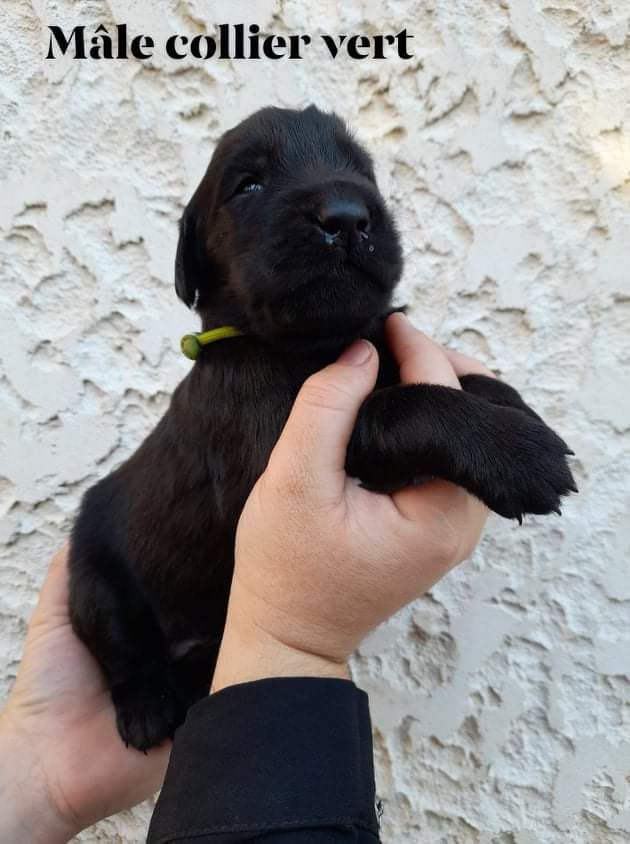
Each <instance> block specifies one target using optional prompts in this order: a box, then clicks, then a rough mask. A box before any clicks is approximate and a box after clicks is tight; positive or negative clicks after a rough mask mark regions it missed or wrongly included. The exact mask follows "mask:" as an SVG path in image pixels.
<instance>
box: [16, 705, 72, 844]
mask: <svg viewBox="0 0 630 844" xmlns="http://www.w3.org/2000/svg"><path fill="white" fill-rule="evenodd" d="M72 835H73V832H72V830H70V829H69V828H68V826H67V824H65V823H64V822H63V821H62V819H61V818H60V816H59V814H58V812H57V811H56V809H55V807H54V805H53V801H52V800H51V797H50V784H49V783H48V782H47V781H46V776H45V774H44V772H43V771H42V770H41V767H40V765H39V763H38V761H37V760H36V759H34V758H33V756H32V754H31V753H30V752H29V742H28V738H27V737H26V736H23V735H22V734H21V732H20V729H19V727H18V726H17V725H16V724H15V722H14V721H13V720H11V718H10V717H9V715H8V714H7V713H6V712H4V713H2V714H0V841H6V842H11V844H66V842H67V841H69V840H70V838H71V837H72Z"/></svg>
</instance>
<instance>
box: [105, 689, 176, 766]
mask: <svg viewBox="0 0 630 844" xmlns="http://www.w3.org/2000/svg"><path fill="white" fill-rule="evenodd" d="M111 693H112V701H113V703H114V708H115V710H116V725H117V727H118V732H119V733H120V737H121V738H122V740H123V741H124V742H125V744H126V745H127V746H131V747H135V748H136V749H137V750H141V751H142V752H143V753H146V752H147V750H149V749H150V748H151V747H156V746H157V745H159V744H162V742H163V741H165V739H167V738H172V737H173V735H174V734H175V730H176V728H177V727H178V726H179V724H180V723H181V722H182V720H183V718H182V715H181V708H180V707H179V706H178V704H177V700H176V696H175V693H174V691H173V689H172V688H171V687H170V686H169V685H168V683H166V682H161V681H159V680H157V681H156V680H149V679H147V678H142V677H140V678H138V679H137V680H131V681H129V682H127V683H123V684H120V685H117V686H115V687H114V688H112V692H111Z"/></svg>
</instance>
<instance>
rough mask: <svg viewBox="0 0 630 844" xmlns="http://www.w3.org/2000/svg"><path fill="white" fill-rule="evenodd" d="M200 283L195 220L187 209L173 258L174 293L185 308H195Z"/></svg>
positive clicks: (200, 273)
mask: <svg viewBox="0 0 630 844" xmlns="http://www.w3.org/2000/svg"><path fill="white" fill-rule="evenodd" d="M202 283H203V275H202V268H201V266H200V262H199V245H198V243H197V220H196V217H195V215H194V214H193V213H191V212H190V211H189V209H188V208H187V209H186V210H185V211H184V216H183V217H182V219H181V221H180V224H179V242H178V244H177V254H176V256H175V291H176V292H177V295H178V296H179V298H180V299H181V300H182V302H183V303H184V304H185V305H186V306H187V307H189V308H196V307H197V304H198V302H199V298H200V296H201V285H202Z"/></svg>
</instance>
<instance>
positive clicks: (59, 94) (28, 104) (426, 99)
mask: <svg viewBox="0 0 630 844" xmlns="http://www.w3.org/2000/svg"><path fill="white" fill-rule="evenodd" d="M309 5H310V4H306V3H299V2H297V0H284V2H282V0H262V2H255V3H254V2H252V3H246V2H244V0H240V2H228V0H222V1H221V2H214V3H210V2H206V0H164V1H163V2H160V3H158V4H156V3H149V2H148V0H147V2H141V1H140V0H134V2H133V3H126V2H123V0H108V2H97V0H85V2H82V3H81V4H75V3H72V2H70V0H57V2H50V3H47V2H46V0H30V2H29V0H3V2H2V4H1V6H0V32H1V34H2V38H3V40H4V43H3V44H2V47H1V49H0V117H1V120H0V136H1V158H0V162H1V170H2V172H1V174H0V176H1V179H2V187H1V189H0V234H1V235H2V238H3V240H2V251H1V253H0V272H1V303H0V304H1V308H0V334H1V338H2V339H1V343H0V359H1V373H0V379H1V380H0V403H1V407H2V412H1V417H0V517H1V522H0V542H1V543H3V544H2V549H1V551H0V698H2V697H3V696H4V695H5V694H6V691H7V690H8V688H9V686H10V684H11V681H12V679H13V677H14V675H15V671H16V667H17V665H18V661H19V658H20V649H21V643H22V639H23V635H24V631H25V624H26V619H27V618H28V616H29V613H30V610H31V608H32V606H33V603H34V600H35V596H36V593H37V589H38V586H39V584H40V582H41V579H42V576H43V571H44V568H45V565H46V563H47V561H48V559H49V557H50V555H51V552H52V551H53V549H55V548H56V547H57V546H58V545H59V544H60V543H61V542H62V540H63V539H64V537H65V536H66V535H67V532H68V529H69V526H70V523H71V520H72V516H73V513H74V512H75V510H76V507H77V503H78V501H79V497H80V495H81V493H82V492H83V491H84V490H85V489H86V488H87V487H88V486H89V485H90V484H91V483H93V482H94V481H95V480H96V479H97V478H99V477H101V476H102V475H104V474H105V473H106V472H107V471H108V470H110V469H111V468H112V467H114V466H116V465H117V464H118V463H120V461H121V460H123V459H124V458H125V457H126V456H127V455H128V454H129V453H130V452H131V451H132V450H133V449H134V448H135V447H136V446H137V445H138V444H139V442H140V441H141V439H142V438H143V436H144V435H145V434H146V433H147V432H148V431H149V430H150V428H151V427H152V426H153V425H154V423H155V422H156V421H157V419H158V418H159V416H160V414H161V413H162V412H163V411H164V409H165V408H166V406H167V403H168V397H169V393H170V391H171V390H172V388H173V387H174V385H175V384H176V383H177V381H178V380H179V379H180V378H181V377H182V375H183V374H184V373H185V371H186V369H187V363H186V361H185V360H184V359H183V358H182V357H180V356H179V354H178V353H177V351H176V346H177V341H178V338H179V336H180V334H181V333H182V332H183V331H185V330H189V329H191V328H195V321H194V319H192V316H191V315H189V314H188V313H187V312H186V310H185V309H184V308H183V306H181V305H180V304H178V302H177V301H176V299H175V295H174V292H173V289H172V263H173V256H174V249H175V238H176V221H177V219H178V216H179V214H180V211H181V208H182V204H183V202H184V201H185V200H186V198H187V197H188V196H189V195H190V193H191V190H192V188H193V187H194V186H195V185H196V183H197V181H198V179H199V177H200V176H201V173H202V171H203V169H204V167H205V165H206V162H207V160H208V158H209V155H210V153H211V151H212V148H213V144H214V142H215V141H216V139H217V138H218V136H219V134H220V132H221V131H222V130H223V129H225V128H227V127H229V126H230V125H232V124H233V123H234V122H236V121H237V120H239V119H240V118H241V117H242V116H244V115H246V114H247V113H248V112H250V111H251V110H253V109H254V108H256V107H258V106H259V105H261V104H264V103H276V104H285V105H301V104H306V103H308V102H310V101H314V102H316V103H317V104H318V105H320V106H322V107H326V108H337V109H339V110H340V111H341V113H342V114H343V116H345V117H346V118H347V119H348V120H349V122H350V123H351V124H352V125H353V126H354V127H356V129H357V130H358V134H359V136H360V137H361V138H362V139H364V140H365V141H366V142H367V143H368V144H369V146H370V147H371V149H372V150H373V151H374V153H375V156H376V159H377V161H378V167H379V174H380V182H381V186H382V188H383V189H384V192H385V193H386V195H388V196H389V197H390V199H391V202H392V204H393V205H394V207H395V208H396V209H397V213H398V216H399V218H400V220H401V228H402V230H403V232H404V245H405V251H406V255H407V266H406V273H405V279H404V283H403V285H402V298H404V299H406V300H407V301H408V302H410V303H411V305H412V308H413V316H414V319H415V321H416V322H417V324H418V325H420V326H421V327H422V328H424V329H425V330H427V331H429V332H431V333H433V334H434V335H435V336H437V337H438V338H439V339H440V340H442V341H444V342H447V343H449V344H451V345H452V346H453V347H455V348H458V349H460V350H462V351H465V352H469V353H472V354H474V355H477V356H479V357H480V358H481V359H483V360H484V361H486V362H488V363H489V364H490V365H491V366H493V367H494V368H495V369H496V370H497V371H498V372H499V373H500V374H501V375H502V376H503V377H505V378H506V379H507V380H508V381H510V382H512V383H513V384H514V385H515V386H516V387H517V388H520V389H521V390H522V391H523V393H524V395H525V396H526V398H527V399H528V400H529V401H530V402H531V403H532V404H533V405H534V406H535V407H536V408H538V409H539V410H540V412H541V413H542V414H543V415H544V416H545V418H546V419H547V420H548V421H549V422H550V423H551V424H553V425H554V426H556V427H557V428H558V430H559V431H560V432H561V433H562V434H563V435H564V436H565V437H566V439H567V440H568V442H569V443H570V444H571V445H572V446H573V448H574V449H575V451H576V452H577V455H578V456H577V458H576V460H575V464H574V465H575V470H576V476H577V478H578V484H579V486H580V488H581V494H580V496H579V497H576V498H573V499H572V500H571V501H569V502H568V503H567V504H566V506H565V508H564V515H563V516H562V518H556V517H553V518H545V519H542V518H528V519H527V520H526V522H525V524H524V525H523V527H521V528H519V527H518V526H516V525H515V524H512V523H508V522H505V521H502V520H500V519H498V518H493V519H492V520H491V522H490V526H489V529H488V531H487V534H486V537H485V539H484V541H483V543H482V545H481V547H480V549H479V550H478V552H477V553H476V554H475V556H474V558H473V560H472V561H471V562H470V563H469V564H468V565H466V566H465V567H463V568H462V569H461V570H459V571H457V572H454V573H453V574H451V575H450V576H449V577H448V578H446V579H445V580H444V581H443V582H442V583H441V584H439V585H438V586H437V587H436V588H435V589H434V590H433V592H432V593H431V595H429V596H427V597H426V598H425V599H423V600H421V601H418V602H417V603H416V604H414V605H413V606H412V607H410V608H408V609H407V610H406V611H404V612H402V613H401V614H400V615H399V616H398V617H397V618H396V619H394V620H393V621H392V622H391V623H389V624H388V625H386V626H384V627H383V628H382V629H379V630H378V631H376V632H375V633H374V634H373V635H372V636H371V637H370V638H369V640H368V641H366V642H365V643H364V645H363V646H362V647H361V650H360V653H359V654H358V655H357V657H356V659H355V660H354V671H355V676H356V679H357V681H358V683H359V684H360V685H361V686H363V688H365V689H366V690H368V691H369V692H370V694H371V699H372V710H373V718H374V728H375V741H376V753H377V767H378V789H379V793H380V796H381V797H382V799H383V805H384V815H383V837H384V840H385V841H396V842H402V841H410V842H420V841H422V842H464V843H466V842H506V843H507V842H514V844H532V842H565V841H571V842H576V844H579V843H580V842H615V844H616V842H623V841H625V842H627V841H628V840H630V562H629V558H630V527H629V525H630V487H629V483H628V477H629V476H630V442H629V438H628V431H629V429H630V375H629V371H630V336H629V333H630V332H629V331H628V329H629V327H630V248H629V246H630V244H629V237H628V226H629V225H630V87H629V86H630V81H629V80H630V6H629V4H628V0H592V1H591V2H588V0H546V2H542V0H503V2H492V1H491V0H458V2H457V3H454V2H451V0H429V1H428V2H403V0H378V2H376V0H363V2H358V1H357V2H352V3H343V4H341V3H339V4H337V3H333V2H330V0H322V2H320V3H319V4H317V9H316V10H315V9H309V8H308V7H309ZM79 6H80V10H79ZM158 8H159V11H158ZM243 21H244V22H247V23H250V22H257V23H259V24H260V25H261V26H263V27H265V28H267V29H269V30H273V31H276V32H286V31H298V32H308V33H317V32H320V31H324V32H329V33H339V32H346V33H351V32H362V31H365V32H397V31H398V30H399V29H401V28H402V27H403V26H408V27H409V30H410V31H411V32H412V33H413V35H414V36H415V42H414V50H415V52H416V58H415V59H414V60H413V61H410V62H400V61H384V62H369V61H366V62H358V61H350V60H345V61H344V60H343V59H338V60H337V62H333V61H332V60H330V59H328V58H326V56H325V55H324V54H322V53H321V52H312V53H309V55H310V57H311V58H310V59H306V60H304V61H302V62H287V61H280V62H277V63H271V62H267V63H265V64H264V65H261V64H260V63H255V62H232V63H230V62H218V61H212V62H206V63H203V62H189V63H187V62H183V63H181V64H175V63H173V62H169V61H166V60H164V59H163V58H161V53H159V51H158V54H156V59H155V60H153V61H150V62H146V63H143V64H140V63H137V62H134V61H128V62H110V63H103V62H83V63H79V62H74V63H73V62H70V61H65V60H60V61H57V62H44V61H42V56H43V54H44V49H45V37H44V34H43V30H42V28H43V27H44V26H45V25H47V24H49V23H60V24H65V25H70V24H72V25H74V24H76V23H79V22H83V23H87V24H95V23H100V22H105V23H107V24H111V23H114V22H119V23H121V22H126V23H128V24H129V25H130V27H131V28H132V29H133V30H134V31H135V32H145V33H150V34H152V35H154V36H156V39H161V38H163V36H165V35H166V34H169V33H171V32H201V31H204V30H206V31H211V30H212V27H213V25H214V24H215V23H222V22H243ZM149 811H150V808H149V807H147V806H145V807H142V808H141V809H138V810H136V811H134V812H131V813H127V814H125V815H123V816H120V817H117V818H112V819H110V820H108V821H107V822H105V823H103V824H101V825H100V826H99V827H97V828H95V829H94V830H90V831H88V832H86V833H84V834H83V835H82V836H81V840H82V841H107V842H139V841H141V840H143V830H144V829H145V824H146V819H147V817H148V814H149Z"/></svg>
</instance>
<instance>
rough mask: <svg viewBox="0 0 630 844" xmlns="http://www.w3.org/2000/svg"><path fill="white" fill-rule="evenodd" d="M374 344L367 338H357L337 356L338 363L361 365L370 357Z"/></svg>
mask: <svg viewBox="0 0 630 844" xmlns="http://www.w3.org/2000/svg"><path fill="white" fill-rule="evenodd" d="M373 351H374V346H373V345H372V344H371V343H370V342H369V341H368V340H357V341H356V343H353V344H352V345H351V346H348V348H347V349H346V350H345V351H343V352H342V353H341V354H340V355H339V358H338V362H339V363H345V364H347V365H349V366H361V365H362V364H364V363H367V362H368V360H369V359H370V358H371V357H372V352H373Z"/></svg>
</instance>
